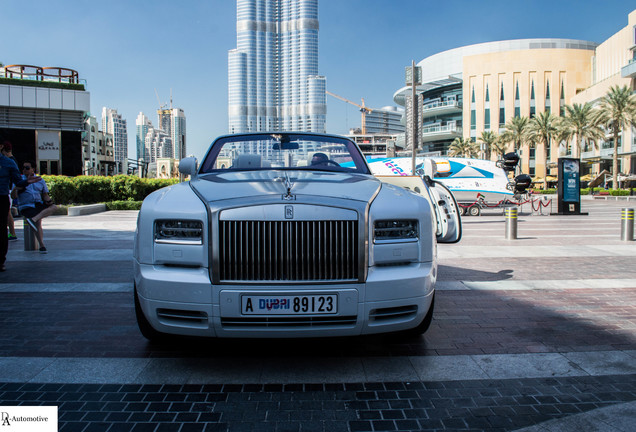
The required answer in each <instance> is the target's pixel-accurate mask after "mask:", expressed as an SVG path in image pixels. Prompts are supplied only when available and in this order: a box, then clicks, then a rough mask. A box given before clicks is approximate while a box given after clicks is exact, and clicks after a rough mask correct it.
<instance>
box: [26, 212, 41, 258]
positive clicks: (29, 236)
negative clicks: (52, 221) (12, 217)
mask: <svg viewBox="0 0 636 432" xmlns="http://www.w3.org/2000/svg"><path fill="white" fill-rule="evenodd" d="M22 236H23V237H24V250H25V251H34V250H38V249H39V248H40V245H39V244H38V237H37V235H36V233H35V230H34V229H33V228H31V225H29V224H28V223H27V221H26V219H25V220H24V225H23V229H22Z"/></svg>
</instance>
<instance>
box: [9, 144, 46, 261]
mask: <svg viewBox="0 0 636 432" xmlns="http://www.w3.org/2000/svg"><path fill="white" fill-rule="evenodd" d="M2 149H4V142H3V141H0V227H1V228H0V271H5V265H4V263H5V261H6V259H7V251H8V249H9V239H8V238H7V215H8V214H9V209H10V204H9V193H10V191H11V184H15V185H16V186H19V187H26V186H27V185H29V184H30V183H35V182H37V181H40V180H42V177H39V176H34V177H32V178H28V179H23V178H22V177H20V171H19V170H18V166H17V165H16V163H15V162H14V161H12V160H11V159H9V158H8V157H6V156H5V155H4V154H3V152H2Z"/></svg>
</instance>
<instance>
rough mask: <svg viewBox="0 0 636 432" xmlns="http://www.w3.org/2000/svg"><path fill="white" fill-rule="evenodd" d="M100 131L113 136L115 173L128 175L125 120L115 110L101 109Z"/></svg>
mask: <svg viewBox="0 0 636 432" xmlns="http://www.w3.org/2000/svg"><path fill="white" fill-rule="evenodd" d="M102 131H104V133H109V134H111V135H112V136H113V147H114V148H115V172H116V173H117V174H127V173H128V131H127V126H126V120H124V119H123V118H122V116H121V115H120V114H117V110H116V109H111V108H106V107H103V108H102Z"/></svg>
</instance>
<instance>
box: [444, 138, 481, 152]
mask: <svg viewBox="0 0 636 432" xmlns="http://www.w3.org/2000/svg"><path fill="white" fill-rule="evenodd" d="M478 152H479V147H478V146H477V143H474V142H472V141H471V140H470V138H459V137H457V138H455V140H454V141H453V142H452V143H451V145H450V147H449V148H448V154H449V155H450V156H459V157H473V156H475V155H476V154H477V153H478Z"/></svg>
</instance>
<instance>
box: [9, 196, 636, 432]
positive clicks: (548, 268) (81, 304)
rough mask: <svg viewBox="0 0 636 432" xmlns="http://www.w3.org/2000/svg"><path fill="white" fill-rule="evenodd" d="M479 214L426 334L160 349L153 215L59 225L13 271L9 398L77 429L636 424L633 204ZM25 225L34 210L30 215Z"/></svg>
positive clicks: (50, 225)
mask: <svg viewBox="0 0 636 432" xmlns="http://www.w3.org/2000/svg"><path fill="white" fill-rule="evenodd" d="M624 207H629V208H634V207H636V201H624V200H623V201H612V200H610V201H604V200H584V201H583V202H582V210H583V211H585V212H588V213H589V215H587V216H548V215H547V211H546V209H543V212H544V214H545V215H530V214H529V211H530V208H529V207H528V208H526V209H524V210H525V212H523V213H522V215H521V216H520V217H519V224H518V239H517V240H506V239H505V237H504V233H505V226H504V224H505V222H504V217H503V215H502V214H501V210H490V211H486V212H485V214H484V215H482V216H480V217H465V218H464V219H463V223H464V237H463V239H462V241H461V242H460V243H458V244H456V245H439V247H438V257H439V275H438V284H437V289H438V292H437V295H436V309H435V315H434V320H433V324H432V326H431V328H430V330H429V331H428V332H427V333H426V335H425V336H423V337H418V338H406V337H396V336H392V335H384V336H372V337H371V336H368V337H359V338H335V339H334V338H330V339H313V340H200V339H184V340H179V341H175V342H173V343H170V344H165V345H151V344H149V343H148V342H147V341H146V340H145V339H144V338H143V337H142V336H141V334H140V333H139V331H138V329H137V326H136V322H135V316H134V308H133V302H132V238H133V233H134V230H135V222H136V217H137V213H136V212H128V211H112V212H106V213H99V214H94V215H87V216H75V217H70V216H55V217H50V218H48V219H46V220H45V221H44V224H43V225H44V230H45V240H46V245H47V248H48V250H49V253H48V254H46V255H41V254H39V253H38V252H37V251H35V252H30V251H29V252H26V251H24V250H23V249H24V248H23V243H22V230H21V229H18V236H19V237H20V240H19V241H18V242H13V243H11V244H10V251H9V255H8V259H7V264H6V267H7V271H6V272H5V273H1V274H0V330H1V331H0V406H7V405H55V406H58V407H59V426H60V430H61V431H128V430H130V431H324V432H336V431H411V430H412V431H420V430H475V431H477V430H487V431H491V430H493V431H513V430H524V431H530V430H532V431H557V430H558V431H567V430H572V431H575V430H576V431H577V432H578V431H587V430H608V431H631V430H634V428H635V426H634V425H636V265H635V263H636V242H624V241H621V240H620V223H621V221H620V210H621V208H624ZM17 225H18V226H20V227H21V221H19V223H17Z"/></svg>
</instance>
